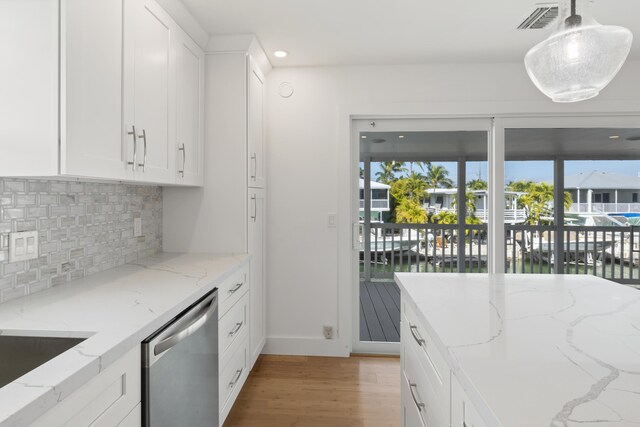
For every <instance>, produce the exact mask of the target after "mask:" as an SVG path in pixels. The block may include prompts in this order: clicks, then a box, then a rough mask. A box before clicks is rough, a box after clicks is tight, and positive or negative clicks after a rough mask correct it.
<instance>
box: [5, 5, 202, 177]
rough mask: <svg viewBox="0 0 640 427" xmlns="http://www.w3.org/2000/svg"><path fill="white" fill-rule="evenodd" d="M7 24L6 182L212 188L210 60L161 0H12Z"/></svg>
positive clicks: (6, 10)
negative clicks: (31, 179)
mask: <svg viewBox="0 0 640 427" xmlns="http://www.w3.org/2000/svg"><path fill="white" fill-rule="evenodd" d="M174 12H175V11H174ZM176 13H177V12H176ZM0 26H1V27H2V29H3V37H1V38H0V48H1V51H2V52H3V66H2V67H0V95H1V96H0V117H2V124H1V125H0V176H41V177H45V176H67V177H81V178H93V179H107V180H125V181H134V182H135V181H138V182H148V183H156V184H170V185H174V184H177V185H202V176H203V166H202V158H203V157H202V152H203V148H202V144H203V129H204V122H203V116H202V114H203V110H204V109H203V97H204V94H203V93H202V92H203V88H204V85H203V79H204V55H203V53H202V50H201V49H200V48H199V47H198V45H197V44H195V42H193V40H192V39H191V38H190V37H189V36H187V34H186V33H185V32H184V31H183V29H182V28H180V27H179V26H178V24H177V23H176V22H175V21H174V20H173V18H172V17H171V16H169V14H168V13H167V12H166V11H165V10H164V9H163V8H162V7H161V6H160V5H159V4H158V3H156V1H155V0H108V1H104V0H63V1H58V0H3V1H0ZM191 30H192V32H193V28H191ZM196 33H197V31H196ZM200 43H202V40H201V41H200ZM177 91H180V93H179V94H178V93H177ZM134 130H135V131H134ZM181 144H184V145H181ZM178 165H179V166H180V167H182V166H183V165H184V169H180V172H181V173H180V177H178V176H177V175H178V173H177V172H178V168H177V166H178ZM182 172H184V173H182ZM182 175H184V177H183V176H182Z"/></svg>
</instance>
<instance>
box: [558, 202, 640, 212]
mask: <svg viewBox="0 0 640 427" xmlns="http://www.w3.org/2000/svg"><path fill="white" fill-rule="evenodd" d="M589 206H591V208H589ZM589 209H591V210H589ZM567 212H570V213H581V212H582V213H588V212H592V213H602V212H606V213H616V212H625V213H626V212H640V203H572V204H571V207H570V208H569V210H568V211H567Z"/></svg>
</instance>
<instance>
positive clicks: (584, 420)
mask: <svg viewBox="0 0 640 427" xmlns="http://www.w3.org/2000/svg"><path fill="white" fill-rule="evenodd" d="M396 282H397V283H398V284H399V285H400V287H401V289H402V290H403V292H406V294H408V297H409V298H408V301H407V302H408V303H409V304H412V305H413V306H414V308H415V309H416V311H417V313H418V316H420V317H421V321H422V323H423V324H424V326H425V327H426V328H427V330H428V331H429V333H430V335H431V336H432V339H433V340H434V341H435V342H436V345H437V346H438V347H439V348H440V351H441V353H442V354H443V355H444V356H445V357H446V358H447V359H448V362H449V364H450V367H451V369H452V371H453V373H454V374H455V375H456V377H457V378H458V380H459V382H460V383H461V385H462V387H463V388H464V389H465V390H466V392H467V394H468V395H469V398H470V399H471V400H472V401H473V402H474V405H476V406H477V409H478V412H480V413H481V415H482V416H483V418H484V419H485V421H486V422H487V424H488V425H489V426H500V425H501V426H508V427H511V426H518V427H527V426H605V425H606V426H638V425H640V291H638V290H636V289H633V288H630V287H625V286H622V285H619V284H615V283H613V282H610V281H607V280H604V279H599V278H596V277H591V276H570V275H567V276H555V275H496V276H489V275H481V274H411V273H399V274H396Z"/></svg>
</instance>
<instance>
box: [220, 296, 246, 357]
mask: <svg viewBox="0 0 640 427" xmlns="http://www.w3.org/2000/svg"><path fill="white" fill-rule="evenodd" d="M248 313H249V294H248V293H245V294H244V295H243V296H242V298H240V301H238V302H237V303H236V305H234V306H233V307H231V309H230V310H229V311H228V312H227V313H226V314H225V315H224V316H222V318H221V319H220V321H219V322H218V352H219V354H220V358H224V355H225V353H226V352H227V350H229V348H230V347H231V345H232V344H233V343H234V342H235V340H237V339H238V338H239V337H240V336H242V335H243V334H244V331H245V329H247V327H248V325H249V323H248V320H249V319H248V317H249V314H248Z"/></svg>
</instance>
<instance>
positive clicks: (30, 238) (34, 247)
mask: <svg viewBox="0 0 640 427" xmlns="http://www.w3.org/2000/svg"><path fill="white" fill-rule="evenodd" d="M34 258H38V232H37V231H21V232H19V233H9V262H17V261H26V260H29V259H34Z"/></svg>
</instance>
